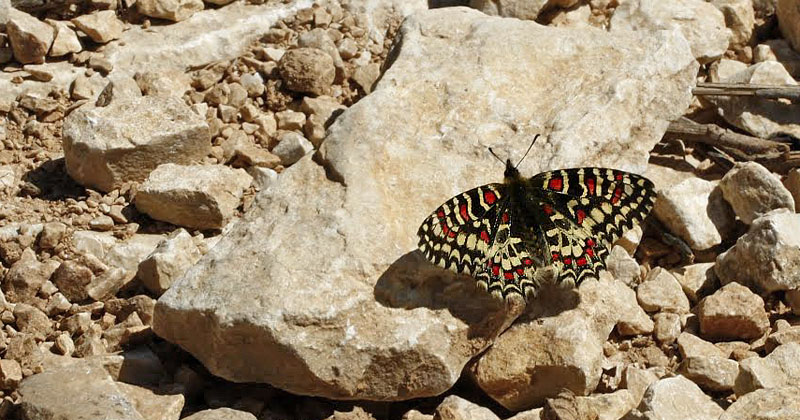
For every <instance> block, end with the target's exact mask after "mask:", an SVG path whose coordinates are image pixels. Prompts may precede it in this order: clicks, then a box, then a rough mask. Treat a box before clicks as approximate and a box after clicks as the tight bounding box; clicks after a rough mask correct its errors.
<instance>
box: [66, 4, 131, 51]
mask: <svg viewBox="0 0 800 420" xmlns="http://www.w3.org/2000/svg"><path fill="white" fill-rule="evenodd" d="M72 23H74V24H75V26H77V27H78V29H80V30H81V31H83V33H85V34H86V35H89V38H91V39H92V41H94V42H97V43H99V44H105V43H107V42H109V41H111V40H113V39H117V38H119V37H120V36H121V35H122V30H123V24H122V21H121V20H119V19H117V13H116V12H115V11H114V10H101V11H97V12H93V13H90V14H87V15H82V16H78V17H76V18H75V19H72Z"/></svg>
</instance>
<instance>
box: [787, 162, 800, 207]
mask: <svg viewBox="0 0 800 420" xmlns="http://www.w3.org/2000/svg"><path fill="white" fill-rule="evenodd" d="M783 185H784V186H785V187H786V189H787V190H789V193H790V194H792V199H794V209H795V212H798V213H800V168H795V169H792V170H791V171H789V173H788V174H787V175H786V179H784V181H783Z"/></svg>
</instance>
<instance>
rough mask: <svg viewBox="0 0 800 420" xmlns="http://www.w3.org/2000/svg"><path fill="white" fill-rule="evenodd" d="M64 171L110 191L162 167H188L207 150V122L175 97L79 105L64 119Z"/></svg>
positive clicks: (82, 182)
mask: <svg viewBox="0 0 800 420" xmlns="http://www.w3.org/2000/svg"><path fill="white" fill-rule="evenodd" d="M63 137H64V158H65V161H66V167H67V173H68V174H69V175H70V176H71V177H72V178H73V179H75V180H76V181H77V182H79V183H80V184H82V185H85V186H87V187H91V188H96V189H99V190H101V191H110V190H113V189H115V188H117V187H119V186H121V185H122V184H123V183H125V182H128V181H144V179H145V178H147V175H148V174H150V172H151V171H152V170H153V169H155V168H156V167H157V166H158V165H160V164H162V163H177V164H189V163H193V162H196V161H199V160H200V159H202V158H204V157H205V156H207V155H208V153H209V152H210V151H211V140H210V134H209V130H208V124H206V122H205V120H204V119H203V118H202V117H200V116H199V115H197V114H196V113H195V112H193V111H192V110H191V108H189V107H188V106H187V105H186V104H185V103H184V102H183V101H182V100H180V99H176V98H164V97H149V96H143V97H139V98H126V99H121V100H119V101H113V102H112V103H111V104H109V105H108V106H106V107H95V106H90V105H89V106H83V107H81V108H78V109H76V110H75V111H73V112H72V113H71V114H69V116H68V117H67V118H66V119H65V120H64V128H63Z"/></svg>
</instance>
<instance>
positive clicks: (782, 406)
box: [719, 386, 800, 420]
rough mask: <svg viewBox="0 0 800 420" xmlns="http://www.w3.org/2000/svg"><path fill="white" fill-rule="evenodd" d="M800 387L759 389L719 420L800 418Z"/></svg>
mask: <svg viewBox="0 0 800 420" xmlns="http://www.w3.org/2000/svg"><path fill="white" fill-rule="evenodd" d="M798 395H800V386H785V387H780V388H769V389H759V390H756V391H753V392H751V393H749V394H746V395H744V396H741V397H739V398H737V399H736V401H735V402H734V403H733V404H731V405H730V406H729V407H728V409H727V410H725V413H724V414H722V416H721V417H720V418H719V420H783V419H785V420H790V419H798V418H800V398H797V396H798Z"/></svg>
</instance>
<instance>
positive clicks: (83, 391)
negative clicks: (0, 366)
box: [19, 363, 144, 420]
mask: <svg viewBox="0 0 800 420" xmlns="http://www.w3.org/2000/svg"><path fill="white" fill-rule="evenodd" d="M19 393H20V394H21V395H22V399H21V403H20V406H19V410H20V413H21V414H22V417H23V418H29V419H45V418H58V419H65V420H73V419H74V420H79V419H85V418H86V415H87V407H91V413H92V417H93V418H113V419H118V420H144V418H143V417H142V416H141V415H140V414H139V413H138V412H137V411H136V408H135V407H134V406H133V404H131V402H130V401H128V399H127V398H126V397H125V394H123V393H122V392H121V391H120V390H119V388H118V387H117V385H116V384H115V383H114V381H113V380H112V379H111V377H110V376H109V375H108V373H107V372H106V371H105V370H103V369H102V368H100V367H97V366H94V365H92V364H90V363H74V364H71V365H67V366H63V367H60V368H55V369H48V370H46V371H45V372H43V373H40V374H38V375H33V376H30V377H28V378H26V379H25V380H24V381H22V384H21V385H20V388H19Z"/></svg>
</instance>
